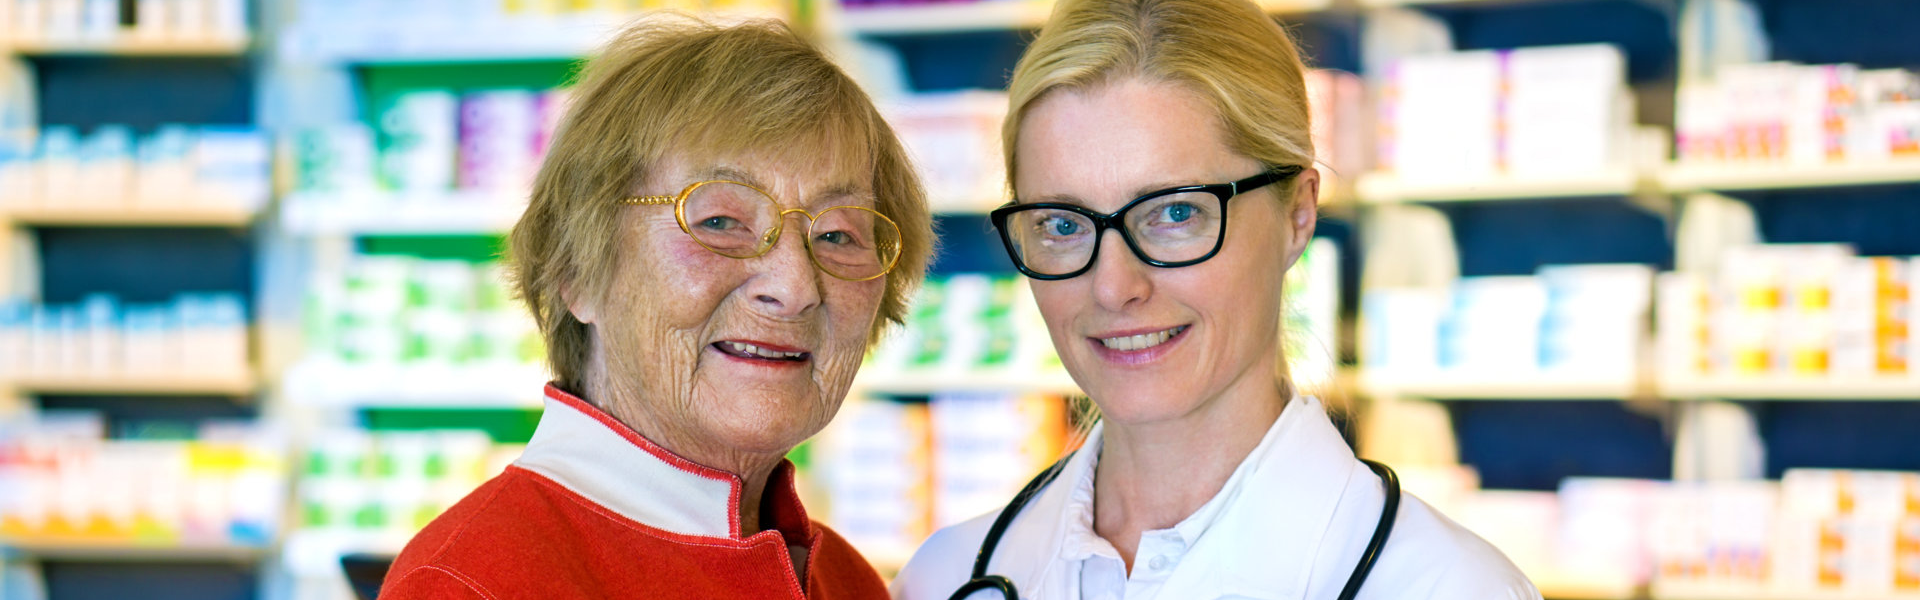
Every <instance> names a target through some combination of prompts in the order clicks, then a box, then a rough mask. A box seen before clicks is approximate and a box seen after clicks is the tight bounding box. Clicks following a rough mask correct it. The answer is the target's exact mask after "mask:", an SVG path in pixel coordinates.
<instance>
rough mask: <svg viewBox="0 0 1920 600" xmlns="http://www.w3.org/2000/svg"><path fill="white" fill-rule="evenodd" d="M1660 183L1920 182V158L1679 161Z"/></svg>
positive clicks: (1803, 185) (1760, 186)
mask: <svg viewBox="0 0 1920 600" xmlns="http://www.w3.org/2000/svg"><path fill="white" fill-rule="evenodd" d="M1660 182H1661V185H1662V186H1663V187H1665V188H1667V189H1669V190H1673V191H1676V192H1689V191H1704V190H1721V191H1738V190H1774V189H1807V188H1828V187H1845V186H1859V185H1888V184H1903V183H1905V184H1920V157H1910V158H1901V159H1894V160H1883V161H1873V162H1858V163H1843V164H1832V165H1794V164H1785V163H1782V164H1765V163H1763V164H1754V165H1686V164H1676V165H1673V166H1670V167H1668V169H1667V170H1666V171H1665V172H1664V173H1661V174H1660Z"/></svg>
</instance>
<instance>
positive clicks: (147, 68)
mask: <svg viewBox="0 0 1920 600" xmlns="http://www.w3.org/2000/svg"><path fill="white" fill-rule="evenodd" d="M34 66H35V67H36V70H37V72H38V77H39V83H40V122H41V123H43V124H47V125H72V126H76V127H79V128H81V130H82V131H90V130H92V128H94V127H96V126H99V125H104V124H124V125H128V126H131V127H133V128H134V129H135V130H136V131H142V132H145V131H151V130H152V129H153V128H155V127H157V126H159V125H161V124H164V123H184V124H188V125H250V124H252V123H253V120H254V114H253V113H254V109H253V92H254V89H253V88H254V80H255V73H254V67H253V63H252V62H251V61H250V60H249V59H245V58H155V57H58V58H42V59H39V60H36V61H34Z"/></svg>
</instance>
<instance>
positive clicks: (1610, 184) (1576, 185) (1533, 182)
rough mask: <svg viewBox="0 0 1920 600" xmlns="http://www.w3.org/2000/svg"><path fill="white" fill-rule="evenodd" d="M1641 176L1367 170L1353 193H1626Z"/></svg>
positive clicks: (1466, 198)
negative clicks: (1467, 176) (1441, 175)
mask: <svg viewBox="0 0 1920 600" xmlns="http://www.w3.org/2000/svg"><path fill="white" fill-rule="evenodd" d="M1644 179H1645V177H1643V176H1642V175H1641V174H1640V173H1638V172H1636V171H1633V170H1631V169H1624V168H1623V169H1613V170H1607V171H1597V172H1593V173H1587V174H1583V175H1569V176H1563V177H1498V178H1494V179H1486V180H1480V181H1447V182H1422V181H1407V180H1403V179H1401V178H1400V177H1398V176H1396V175H1393V174H1391V173H1367V174H1364V175H1361V176H1360V180H1359V181H1358V182H1356V183H1355V184H1354V195H1355V196H1356V197H1358V198H1359V200H1360V201H1361V202H1364V203H1368V204H1392V203H1401V202H1481V201H1499V200H1527V199H1535V198H1582V197H1595V196H1627V195H1631V194H1633V193H1634V192H1635V191H1637V190H1639V189H1640V187H1641V185H1642V182H1643V180H1644Z"/></svg>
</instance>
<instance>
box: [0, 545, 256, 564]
mask: <svg viewBox="0 0 1920 600" xmlns="http://www.w3.org/2000/svg"><path fill="white" fill-rule="evenodd" d="M0 548H4V549H6V550H10V551H13V552H17V553H20V554H23V555H26V556H30V557H33V558H37V559H42V560H80V561H89V562H234V563H253V562H257V561H259V560H260V559H262V558H265V557H266V556H267V554H268V553H269V552H272V548H269V547H266V546H248V545H240V544H229V543H207V542H191V543H179V542H159V543H143V542H135V541H118V540H115V541H102V540H67V539H63V540H32V539H21V540H0Z"/></svg>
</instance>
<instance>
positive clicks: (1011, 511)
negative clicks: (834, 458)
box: [948, 455, 1400, 600]
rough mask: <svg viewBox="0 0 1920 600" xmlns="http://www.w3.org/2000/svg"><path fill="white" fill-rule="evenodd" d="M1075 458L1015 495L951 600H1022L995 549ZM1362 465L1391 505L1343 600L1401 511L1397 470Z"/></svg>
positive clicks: (1355, 589)
mask: <svg viewBox="0 0 1920 600" xmlns="http://www.w3.org/2000/svg"><path fill="white" fill-rule="evenodd" d="M1071 458H1073V456H1072V455H1068V456H1067V458H1062V459H1060V462H1056V463H1053V466H1051V467H1047V470H1045V471H1041V472H1040V474H1039V475H1038V476H1035V477H1034V478H1033V481H1029V482H1027V486H1026V487H1024V488H1020V493H1018V494H1014V496H1013V501H1012V502H1008V503H1007V507H1006V508H1003V509H1001V510H1000V515H999V516H997V517H994V519H993V527H992V528H990V529H988V530H987V538H986V539H985V540H982V541H981V542H980V555H979V556H977V557H975V558H974V559H973V575H972V578H971V579H968V580H967V582H966V583H965V584H963V585H961V586H960V589H958V590H954V592H953V595H952V596H949V597H948V600H965V599H966V597H967V596H968V595H969V594H972V593H974V592H978V591H981V590H988V589H992V590H999V591H1000V597H1001V598H1003V599H1004V600H1020V592H1018V591H1015V590H1014V588H1013V581H1012V580H1009V579H1007V578H1005V577H1001V576H999V575H988V574H987V563H988V562H989V561H991V560H993V549H994V548H995V547H997V546H999V545H1000V537H1001V536H1004V535H1006V533H1007V527H1008V526H1009V525H1012V524H1013V518H1014V517H1015V516H1017V515H1019V514H1020V510H1021V509H1023V508H1026V507H1027V502H1028V501H1031V500H1033V497H1034V496H1036V495H1039V493H1040V490H1041V489H1042V488H1045V487H1047V484H1048V483H1051V482H1052V481H1053V479H1054V478H1055V477H1058V476H1060V471H1061V469H1064V468H1066V466H1067V460H1068V459H1071ZM1360 462H1363V463H1366V465H1367V468H1370V469H1373V472H1374V473H1375V474H1378V475H1379V476H1380V483H1381V485H1383V486H1385V487H1386V488H1387V502H1386V505H1385V506H1384V507H1382V508H1381V509H1380V522H1379V523H1378V524H1376V525H1374V526H1373V538H1372V539H1370V540H1367V549H1366V551H1364V552H1361V553H1360V564H1358V565H1354V567H1353V574H1352V575H1349V576H1347V585H1346V587H1344V588H1341V589H1340V595H1339V596H1338V598H1339V600H1353V598H1354V596H1356V595H1358V594H1359V593H1360V584H1362V583H1366V581H1367V573H1368V572H1370V571H1372V570H1373V563H1374V562H1375V561H1377V560H1379V559H1380V549H1381V548H1383V547H1385V546H1386V545H1387V536H1388V535H1389V534H1392V533H1393V520H1394V517H1395V516H1396V514H1397V513H1399V512H1400V476H1399V475H1395V474H1394V472H1393V469H1390V468H1388V467H1387V465H1386V464H1384V463H1380V462H1375V461H1371V460H1367V459H1364V458H1363V459H1360Z"/></svg>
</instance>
